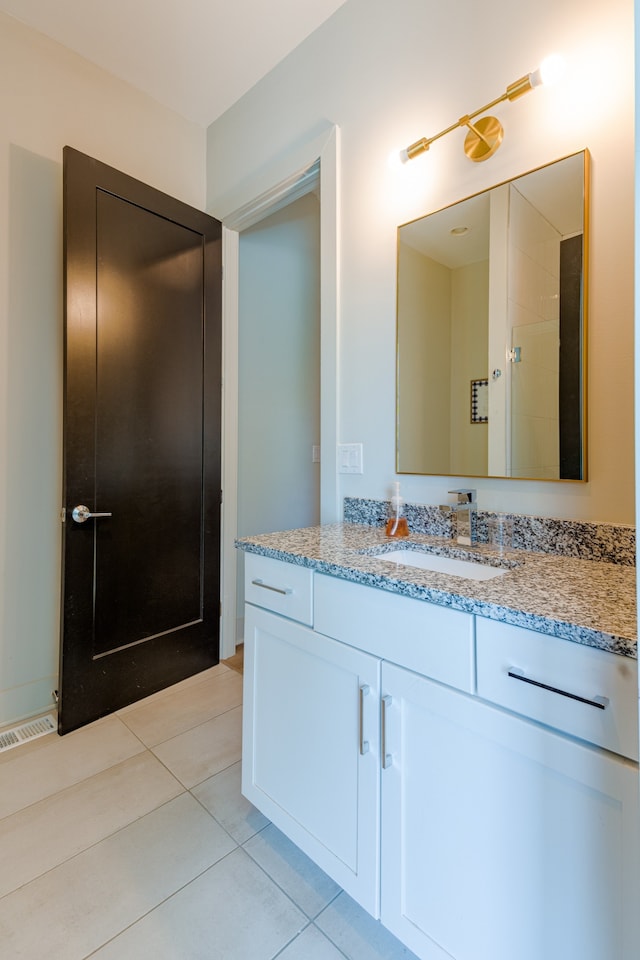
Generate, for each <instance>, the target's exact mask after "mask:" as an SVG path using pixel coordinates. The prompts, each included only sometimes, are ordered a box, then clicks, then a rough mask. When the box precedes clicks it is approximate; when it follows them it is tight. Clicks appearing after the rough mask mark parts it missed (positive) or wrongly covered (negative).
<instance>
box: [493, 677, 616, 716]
mask: <svg viewBox="0 0 640 960" xmlns="http://www.w3.org/2000/svg"><path fill="white" fill-rule="evenodd" d="M507 676H509V677H511V678H512V679H513V680H521V681H522V683H530V684H531V685H532V686H533V687H541V688H542V689H543V690H549V692H550V693H558V694H559V695H560V696H561V697H568V698H569V700H578V701H579V703H586V704H588V706H590V707H597V709H598V710H606V709H607V707H608V706H609V698H608V697H594V698H593V700H590V699H589V698H588V697H581V696H579V695H578V694H577V693H570V692H569V691H568V690H561V689H560V688H559V687H551V686H549V684H548V683H541V682H540V680H532V679H531V677H525V675H524V672H523V671H522V670H520V669H519V668H518V667H510V668H509V670H508V672H507Z"/></svg>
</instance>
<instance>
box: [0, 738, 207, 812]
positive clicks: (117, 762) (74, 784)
mask: <svg viewBox="0 0 640 960" xmlns="http://www.w3.org/2000/svg"><path fill="white" fill-rule="evenodd" d="M136 739H138V740H139V738H136ZM139 743H140V747H141V749H140V750H136V752H135V753H131V754H129V756H127V757H121V758H120V759H119V760H115V761H114V762H113V763H109V764H107V766H105V767H100V769H99V770H94V771H93V773H90V774H88V775H87V776H83V777H80V778H79V779H78V780H74V781H73V782H71V783H67V784H66V785H65V786H63V787H61V788H60V789H59V790H54V791H53V792H52V793H47V794H45V796H44V797H39V798H38V799H37V800H32V801H30V802H29V803H25V804H24V806H22V807H19V808H18V809H17V810H14V811H13V812H12V813H7V814H5V815H4V816H2V817H0V824H2V823H4V821H5V820H8V819H9V818H10V817H15V816H18V814H20V813H22V812H23V811H25V810H31V809H32V808H33V807H37V806H38V804H39V803H50V802H52V801H53V800H55V798H56V797H59V796H61V795H62V794H64V793H67V792H68V791H69V790H75V789H76V788H77V787H80V786H82V784H84V783H88V782H89V780H93V778H94V777H99V776H101V775H102V774H103V773H106V772H107V771H108V770H113V769H114V768H115V767H119V766H121V765H122V764H123V763H128V762H129V761H130V760H134V759H136V758H139V757H142V755H143V754H145V753H148V754H150V755H151V756H152V757H153V758H154V760H157V761H158V763H161V761H160V760H159V758H158V757H156V755H155V754H154V753H153V752H152V751H151V750H149V748H148V747H145V745H144V743H142V741H141V740H139ZM163 766H164V764H163ZM166 769H167V771H168V772H169V773H170V774H171V776H172V777H173V779H174V780H175V781H176V783H177V784H178V786H180V787H182V789H183V790H187V789H188V788H187V787H185V785H184V784H183V783H182V781H181V780H179V779H178V777H176V775H175V773H173V772H172V771H171V770H169V769H168V767H167V768H166Z"/></svg>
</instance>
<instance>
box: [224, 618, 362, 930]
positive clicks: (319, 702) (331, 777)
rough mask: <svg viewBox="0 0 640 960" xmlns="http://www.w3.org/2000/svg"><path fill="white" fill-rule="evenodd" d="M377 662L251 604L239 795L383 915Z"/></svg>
mask: <svg viewBox="0 0 640 960" xmlns="http://www.w3.org/2000/svg"><path fill="white" fill-rule="evenodd" d="M379 676H380V662H379V660H377V659H375V658H374V657H371V656H369V655H368V654H364V653H362V652H361V651H359V650H354V649H353V648H351V647H348V646H345V645H344V644H342V643H338V642H337V641H335V640H330V639H328V638H327V637H322V636H319V635H318V634H315V633H314V632H313V631H312V630H311V629H309V628H307V627H304V626H302V625H301V624H297V623H293V622H292V621H289V620H285V619H283V618H282V617H279V616H276V615H274V614H272V613H268V612H267V611H265V610H261V609H258V608H256V607H253V606H251V605H249V604H247V607H246V620H245V660H244V684H245V689H244V721H243V761H242V792H243V793H244V795H245V796H246V797H247V798H248V799H249V800H251V802H252V803H253V804H254V805H255V806H256V807H258V809H259V810H261V811H262V813H264V814H265V816H267V817H269V819H270V820H272V821H273V823H275V825H276V826H277V827H279V829H280V830H282V831H283V833H285V834H286V835H287V836H288V837H289V838H290V839H291V840H293V842H294V843H296V844H297V845H298V846H299V847H300V848H301V849H302V850H304V851H305V853H307V854H308V855H309V856H310V857H311V858H312V860H314V861H315V862H316V863H317V864H318V865H319V866H320V867H322V869H323V870H325V871H326V872H327V873H328V874H329V875H330V876H331V877H333V879H334V880H335V881H336V882H337V883H339V884H340V886H341V887H343V888H344V889H345V890H346V891H347V892H348V893H349V894H350V895H351V896H352V897H353V898H354V899H355V900H357V901H358V902H359V903H360V904H361V905H362V906H363V907H364V908H365V909H366V910H368V911H369V912H370V913H372V914H373V915H374V916H376V917H377V916H379V879H380V874H379V833H380V830H379V826H380V824H379V810H380V802H379V791H380V786H379V783H380V780H379V758H378V741H379V727H380V724H379V709H378V705H379V694H380V686H379Z"/></svg>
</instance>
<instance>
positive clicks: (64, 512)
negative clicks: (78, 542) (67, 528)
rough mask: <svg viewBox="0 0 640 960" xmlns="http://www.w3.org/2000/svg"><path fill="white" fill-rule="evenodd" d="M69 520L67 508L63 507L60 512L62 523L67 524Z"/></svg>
mask: <svg viewBox="0 0 640 960" xmlns="http://www.w3.org/2000/svg"><path fill="white" fill-rule="evenodd" d="M66 519H67V508H66V507H63V508H62V510H61V511H60V522H61V523H65V522H66Z"/></svg>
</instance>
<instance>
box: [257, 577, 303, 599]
mask: <svg viewBox="0 0 640 960" xmlns="http://www.w3.org/2000/svg"><path fill="white" fill-rule="evenodd" d="M251 583H252V584H253V585H254V587H262V588H263V589H264V590H273V592H274V593H281V594H282V596H283V597H288V596H289V594H290V593H293V590H292V589H291V587H284V588H283V587H272V586H271V584H270V583H265V582H264V581H263V580H252V581H251Z"/></svg>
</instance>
